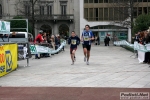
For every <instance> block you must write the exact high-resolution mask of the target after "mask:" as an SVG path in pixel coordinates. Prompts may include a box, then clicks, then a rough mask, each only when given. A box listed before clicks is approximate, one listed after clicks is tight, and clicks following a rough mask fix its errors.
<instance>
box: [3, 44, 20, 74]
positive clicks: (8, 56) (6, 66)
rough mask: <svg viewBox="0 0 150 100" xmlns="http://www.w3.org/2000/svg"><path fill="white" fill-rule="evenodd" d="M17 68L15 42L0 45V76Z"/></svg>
mask: <svg viewBox="0 0 150 100" xmlns="http://www.w3.org/2000/svg"><path fill="white" fill-rule="evenodd" d="M16 68H17V44H8V45H3V46H0V77H1V76H4V75H6V74H8V73H10V72H11V71H13V70H14V69H16Z"/></svg>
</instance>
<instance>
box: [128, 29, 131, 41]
mask: <svg viewBox="0 0 150 100" xmlns="http://www.w3.org/2000/svg"><path fill="white" fill-rule="evenodd" d="M128 42H131V28H128Z"/></svg>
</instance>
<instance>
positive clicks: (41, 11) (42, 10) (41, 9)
mask: <svg viewBox="0 0 150 100" xmlns="http://www.w3.org/2000/svg"><path fill="white" fill-rule="evenodd" d="M40 15H44V6H40Z"/></svg>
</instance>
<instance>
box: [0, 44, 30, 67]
mask: <svg viewBox="0 0 150 100" xmlns="http://www.w3.org/2000/svg"><path fill="white" fill-rule="evenodd" d="M0 44H1V45H5V44H16V42H0ZM17 44H18V49H17V52H18V57H17V58H18V59H17V60H21V57H22V56H23V54H24V53H25V52H24V50H23V49H24V45H25V46H26V48H27V54H28V57H25V58H24V59H27V65H26V66H29V58H31V52H30V45H29V42H18V43H17Z"/></svg>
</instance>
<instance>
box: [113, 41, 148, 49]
mask: <svg viewBox="0 0 150 100" xmlns="http://www.w3.org/2000/svg"><path fill="white" fill-rule="evenodd" d="M114 45H125V46H128V47H131V48H133V49H134V50H137V51H142V52H150V44H147V45H142V44H139V43H138V42H134V44H130V43H129V42H127V41H125V40H123V41H115V42H114Z"/></svg>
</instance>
